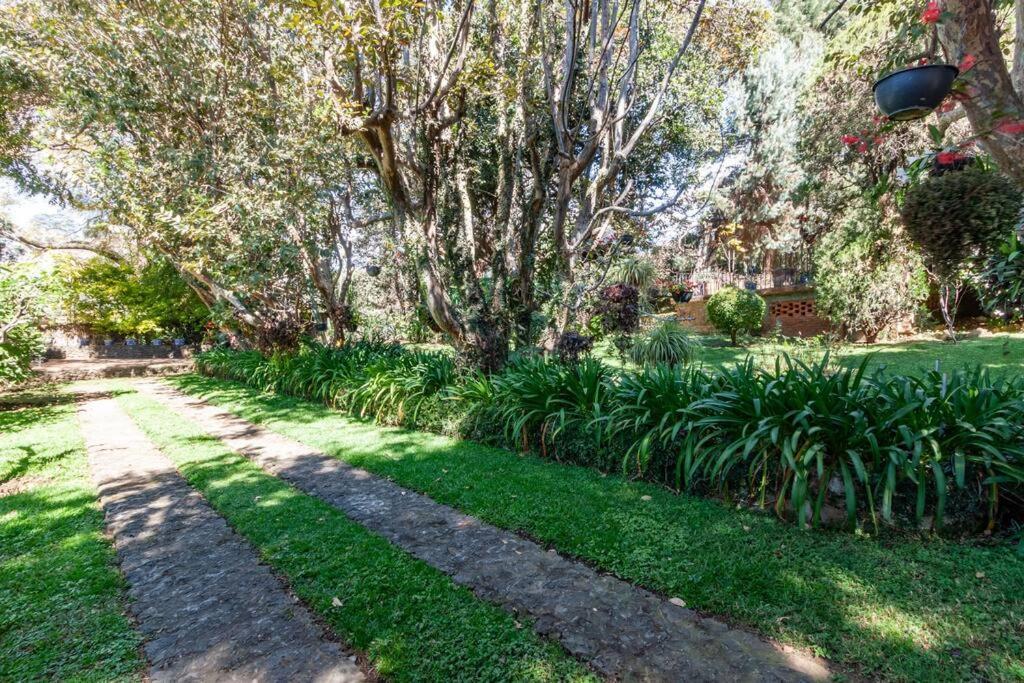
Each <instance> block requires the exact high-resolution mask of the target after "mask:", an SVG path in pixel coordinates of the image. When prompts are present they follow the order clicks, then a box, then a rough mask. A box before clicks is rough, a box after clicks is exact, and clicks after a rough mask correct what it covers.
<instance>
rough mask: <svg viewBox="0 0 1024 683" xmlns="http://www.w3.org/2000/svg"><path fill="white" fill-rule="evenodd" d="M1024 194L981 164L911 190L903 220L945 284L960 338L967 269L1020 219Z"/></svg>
mask: <svg viewBox="0 0 1024 683" xmlns="http://www.w3.org/2000/svg"><path fill="white" fill-rule="evenodd" d="M1022 198H1024V193H1022V191H1021V190H1020V189H1019V188H1017V187H1016V186H1015V185H1014V183H1013V182H1012V181H1011V180H1009V179H1008V178H1007V177H1006V176H1003V175H1002V174H1000V173H996V172H992V171H989V170H987V169H984V168H981V167H977V166H974V167H969V168H966V169H964V170H962V171H954V172H949V173H944V174H942V175H940V176H930V177H928V178H927V179H925V180H924V181H922V182H921V183H919V184H917V185H915V186H912V187H911V188H909V189H908V190H907V195H906V198H905V200H904V203H903V209H902V213H903V222H904V224H905V225H906V228H907V234H908V235H909V236H910V238H911V239H912V240H913V241H914V243H915V244H917V246H918V248H919V249H920V250H921V254H922V255H923V257H924V262H925V266H926V267H927V268H928V272H929V274H931V276H932V277H933V278H934V279H935V282H936V283H937V284H938V286H939V300H940V305H941V309H942V316H943V319H944V320H945V322H946V327H947V330H948V332H949V336H950V339H952V340H954V341H955V340H956V334H955V331H954V327H953V325H954V322H955V318H956V310H957V306H958V304H959V301H960V296H961V294H962V291H963V285H964V282H965V280H966V278H967V274H968V273H970V272H972V271H975V270H977V269H978V268H979V266H981V264H983V263H984V261H985V260H986V259H987V258H988V257H989V256H990V255H991V254H993V253H994V252H995V251H996V250H997V248H998V246H999V245H1000V244H1001V243H1002V242H1003V240H1004V239H1005V237H1006V235H1008V234H1010V232H1011V231H1012V230H1013V228H1014V227H1015V226H1016V224H1017V222H1018V220H1019V219H1020V212H1021V202H1022Z"/></svg>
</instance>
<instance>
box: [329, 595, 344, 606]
mask: <svg viewBox="0 0 1024 683" xmlns="http://www.w3.org/2000/svg"><path fill="white" fill-rule="evenodd" d="M331 604H332V605H334V606H335V607H341V606H342V605H344V604H345V603H343V602H342V601H341V600H339V599H338V598H337V596H335V597H333V598H331Z"/></svg>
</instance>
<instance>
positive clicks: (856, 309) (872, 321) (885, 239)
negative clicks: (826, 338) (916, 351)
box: [814, 200, 928, 342]
mask: <svg viewBox="0 0 1024 683" xmlns="http://www.w3.org/2000/svg"><path fill="white" fill-rule="evenodd" d="M814 267H815V307H816V308H817V309H818V311H819V312H821V313H823V314H824V315H826V316H827V317H828V318H829V320H831V321H832V323H833V324H835V325H836V326H837V327H838V328H839V329H841V330H843V331H844V332H847V333H851V332H852V333H862V334H863V335H864V336H865V338H866V339H867V341H868V342H874V341H875V340H876V339H877V337H878V335H879V333H881V332H882V331H883V330H885V329H886V328H888V327H890V326H892V325H894V324H896V323H898V322H900V321H902V320H905V319H907V318H909V317H912V316H913V315H914V314H915V313H916V312H917V309H918V307H919V306H920V305H921V304H922V303H924V300H925V299H926V298H927V296H928V282H927V277H926V274H925V272H924V268H923V266H922V264H921V258H920V256H919V255H918V254H917V252H916V251H915V250H914V249H913V247H912V246H911V245H910V244H909V242H908V240H907V238H906V236H905V235H904V234H903V231H902V229H901V226H900V225H899V223H898V222H897V221H895V220H893V219H892V217H891V216H889V217H887V215H886V212H885V211H884V210H883V209H882V207H880V206H878V205H877V204H876V203H874V202H872V201H870V200H863V201H862V203H861V205H860V206H859V207H858V208H857V210H855V211H853V212H851V214H850V215H849V217H848V218H847V219H846V220H845V221H844V223H843V225H842V226H841V227H840V228H839V229H837V230H834V231H831V232H829V233H827V234H826V235H824V236H823V237H822V238H821V239H820V240H819V241H818V243H817V245H816V250H815V253H814Z"/></svg>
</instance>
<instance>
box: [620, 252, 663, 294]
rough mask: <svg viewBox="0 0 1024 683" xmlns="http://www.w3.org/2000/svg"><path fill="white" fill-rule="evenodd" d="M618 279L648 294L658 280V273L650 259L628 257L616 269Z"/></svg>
mask: <svg viewBox="0 0 1024 683" xmlns="http://www.w3.org/2000/svg"><path fill="white" fill-rule="evenodd" d="M615 272H616V279H617V280H618V281H619V282H621V283H623V284H626V285H629V286H630V287H634V288H635V289H637V290H638V291H639V292H647V291H648V290H649V289H650V288H651V287H652V286H654V281H655V280H656V279H657V276H658V271H657V269H656V268H655V266H654V263H653V262H651V260H650V259H647V258H644V257H642V256H628V257H626V258H625V259H623V261H622V262H621V263H620V264H619V265H618V267H617V268H616V271H615Z"/></svg>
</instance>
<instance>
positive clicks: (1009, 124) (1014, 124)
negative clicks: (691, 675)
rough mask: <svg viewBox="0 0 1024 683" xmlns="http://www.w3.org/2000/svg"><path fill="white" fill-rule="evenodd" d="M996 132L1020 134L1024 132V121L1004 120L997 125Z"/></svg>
mask: <svg viewBox="0 0 1024 683" xmlns="http://www.w3.org/2000/svg"><path fill="white" fill-rule="evenodd" d="M996 132H999V133H1005V134H1006V135H1020V134H1021V133H1024V121H1003V122H1002V123H1000V124H999V125H998V126H996Z"/></svg>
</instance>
